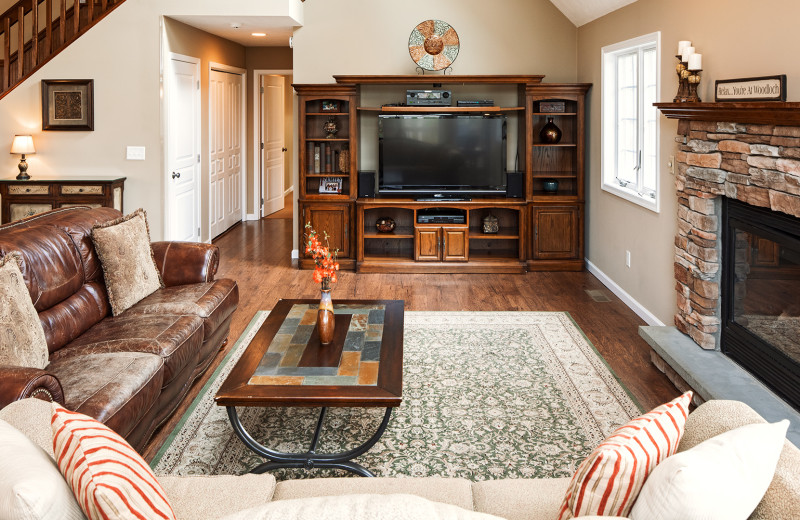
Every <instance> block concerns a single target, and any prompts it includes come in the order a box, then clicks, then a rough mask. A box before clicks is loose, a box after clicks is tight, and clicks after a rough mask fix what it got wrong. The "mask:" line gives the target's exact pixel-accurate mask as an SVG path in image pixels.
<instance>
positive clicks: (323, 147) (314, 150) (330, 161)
mask: <svg viewBox="0 0 800 520" xmlns="http://www.w3.org/2000/svg"><path fill="white" fill-rule="evenodd" d="M307 154H308V165H309V173H336V172H338V171H339V150H334V149H333V146H331V145H330V144H327V143H308V152H307Z"/></svg>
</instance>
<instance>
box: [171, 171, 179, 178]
mask: <svg viewBox="0 0 800 520" xmlns="http://www.w3.org/2000/svg"><path fill="white" fill-rule="evenodd" d="M172 178H173V179H180V178H181V174H180V172H172Z"/></svg>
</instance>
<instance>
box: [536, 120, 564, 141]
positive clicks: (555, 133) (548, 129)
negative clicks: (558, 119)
mask: <svg viewBox="0 0 800 520" xmlns="http://www.w3.org/2000/svg"><path fill="white" fill-rule="evenodd" d="M539 139H541V141H542V143H544V144H558V142H559V141H560V140H561V129H560V128H559V127H557V126H556V124H555V123H554V122H553V118H552V117H548V118H547V124H546V125H544V126H543V127H542V130H541V131H540V132H539Z"/></svg>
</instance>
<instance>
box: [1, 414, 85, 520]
mask: <svg viewBox="0 0 800 520" xmlns="http://www.w3.org/2000/svg"><path fill="white" fill-rule="evenodd" d="M0 461H2V463H0V518H3V519H4V520H78V519H83V518H86V517H84V516H83V512H81V508H80V507H79V506H78V502H77V501H76V500H75V497H74V496H73V494H72V490H71V489H70V487H69V485H67V482H66V481H65V480H64V477H62V476H61V473H60V472H59V471H58V466H56V463H55V461H54V460H53V459H52V458H50V456H49V455H48V454H47V453H45V451H44V450H43V449H42V448H40V447H39V446H36V445H35V444H34V443H33V441H31V440H30V439H28V438H27V437H26V436H25V435H24V434H23V433H22V432H20V431H19V430H17V429H16V428H14V427H13V426H11V425H10V424H8V423H7V422H5V421H3V420H1V419H0Z"/></svg>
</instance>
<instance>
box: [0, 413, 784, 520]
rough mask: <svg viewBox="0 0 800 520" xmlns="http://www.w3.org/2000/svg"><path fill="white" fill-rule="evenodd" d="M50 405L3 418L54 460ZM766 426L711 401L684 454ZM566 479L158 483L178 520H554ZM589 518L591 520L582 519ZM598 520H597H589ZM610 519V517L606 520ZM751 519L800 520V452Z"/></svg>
mask: <svg viewBox="0 0 800 520" xmlns="http://www.w3.org/2000/svg"><path fill="white" fill-rule="evenodd" d="M50 414H51V410H50V404H49V403H46V402H44V401H39V400H36V399H24V400H21V401H17V402H14V403H12V404H10V405H9V406H7V407H6V408H4V409H2V410H0V419H3V420H5V421H7V422H8V423H10V424H11V425H13V426H14V427H16V428H17V429H19V430H20V431H22V432H23V433H25V434H26V435H27V436H28V437H29V438H30V439H32V440H33V441H34V442H35V443H37V444H38V445H40V446H41V447H43V448H44V449H45V450H46V451H47V452H48V453H50V455H51V456H52V453H53V449H52V433H51V428H50ZM757 422H764V421H763V419H762V418H761V416H759V415H758V414H757V413H756V412H754V411H753V410H752V409H751V408H749V407H748V406H747V405H745V404H743V403H741V402H738V401H709V402H707V403H705V404H703V405H702V406H700V407H699V408H698V409H697V410H695V411H694V412H692V413H691V414H690V415H689V419H688V421H687V423H686V433H685V435H684V437H683V440H682V441H681V444H680V448H679V451H684V450H686V449H688V448H691V447H692V446H695V445H697V444H699V443H700V442H702V441H703V440H705V439H708V438H710V437H713V436H715V435H718V434H720V433H723V432H725V431H728V430H731V429H733V428H736V427H739V426H742V425H745V424H751V423H757ZM569 480H570V479H568V478H566V479H563V478H562V479H519V480H512V479H506V480H487V481H483V482H470V481H468V480H464V479H444V478H419V479H417V478H358V477H346V478H317V479H306V480H290V481H285V482H279V483H277V484H276V482H275V479H274V477H272V476H271V475H243V476H228V475H223V476H194V477H160V478H159V481H160V482H161V484H162V485H163V487H164V489H165V491H166V493H167V496H168V497H169V499H170V501H171V503H172V506H173V509H174V510H175V513H176V515H177V517H178V518H179V519H180V520H192V519H198V520H200V519H203V520H208V519H216V518H222V517H223V516H225V515H229V514H232V513H236V512H239V511H243V510H245V509H249V508H252V507H255V506H259V505H262V504H265V503H268V502H270V501H276V500H287V499H295V498H306V497H321V496H334V495H355V494H381V495H387V494H398V493H400V494H411V495H417V496H421V497H424V498H427V499H430V500H433V501H436V502H442V503H446V504H452V505H456V506H459V507H461V508H464V509H466V510H470V511H479V512H484V513H490V514H494V515H497V516H500V517H503V518H508V519H512V520H523V519H524V520H539V519H541V520H554V519H555V518H556V517H557V516H558V513H557V511H558V507H559V505H560V503H561V500H562V499H563V496H564V493H565V490H566V488H567V485H568V483H569ZM583 518H587V519H588V518H590V517H583ZM592 518H599V517H592ZM606 518H607V517H606ZM751 518H757V519H769V520H779V519H787V520H788V519H798V518H800V450H798V449H797V448H796V447H795V446H794V445H792V444H790V443H789V442H788V441H786V442H785V445H784V449H783V452H782V454H781V458H780V460H779V462H778V467H777V470H776V472H775V476H774V478H773V481H772V484H771V486H770V488H769V490H768V491H767V493H766V495H765V496H764V498H763V500H762V501H761V503H760V504H759V506H758V508H757V509H756V511H755V513H753V515H752V516H751Z"/></svg>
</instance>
